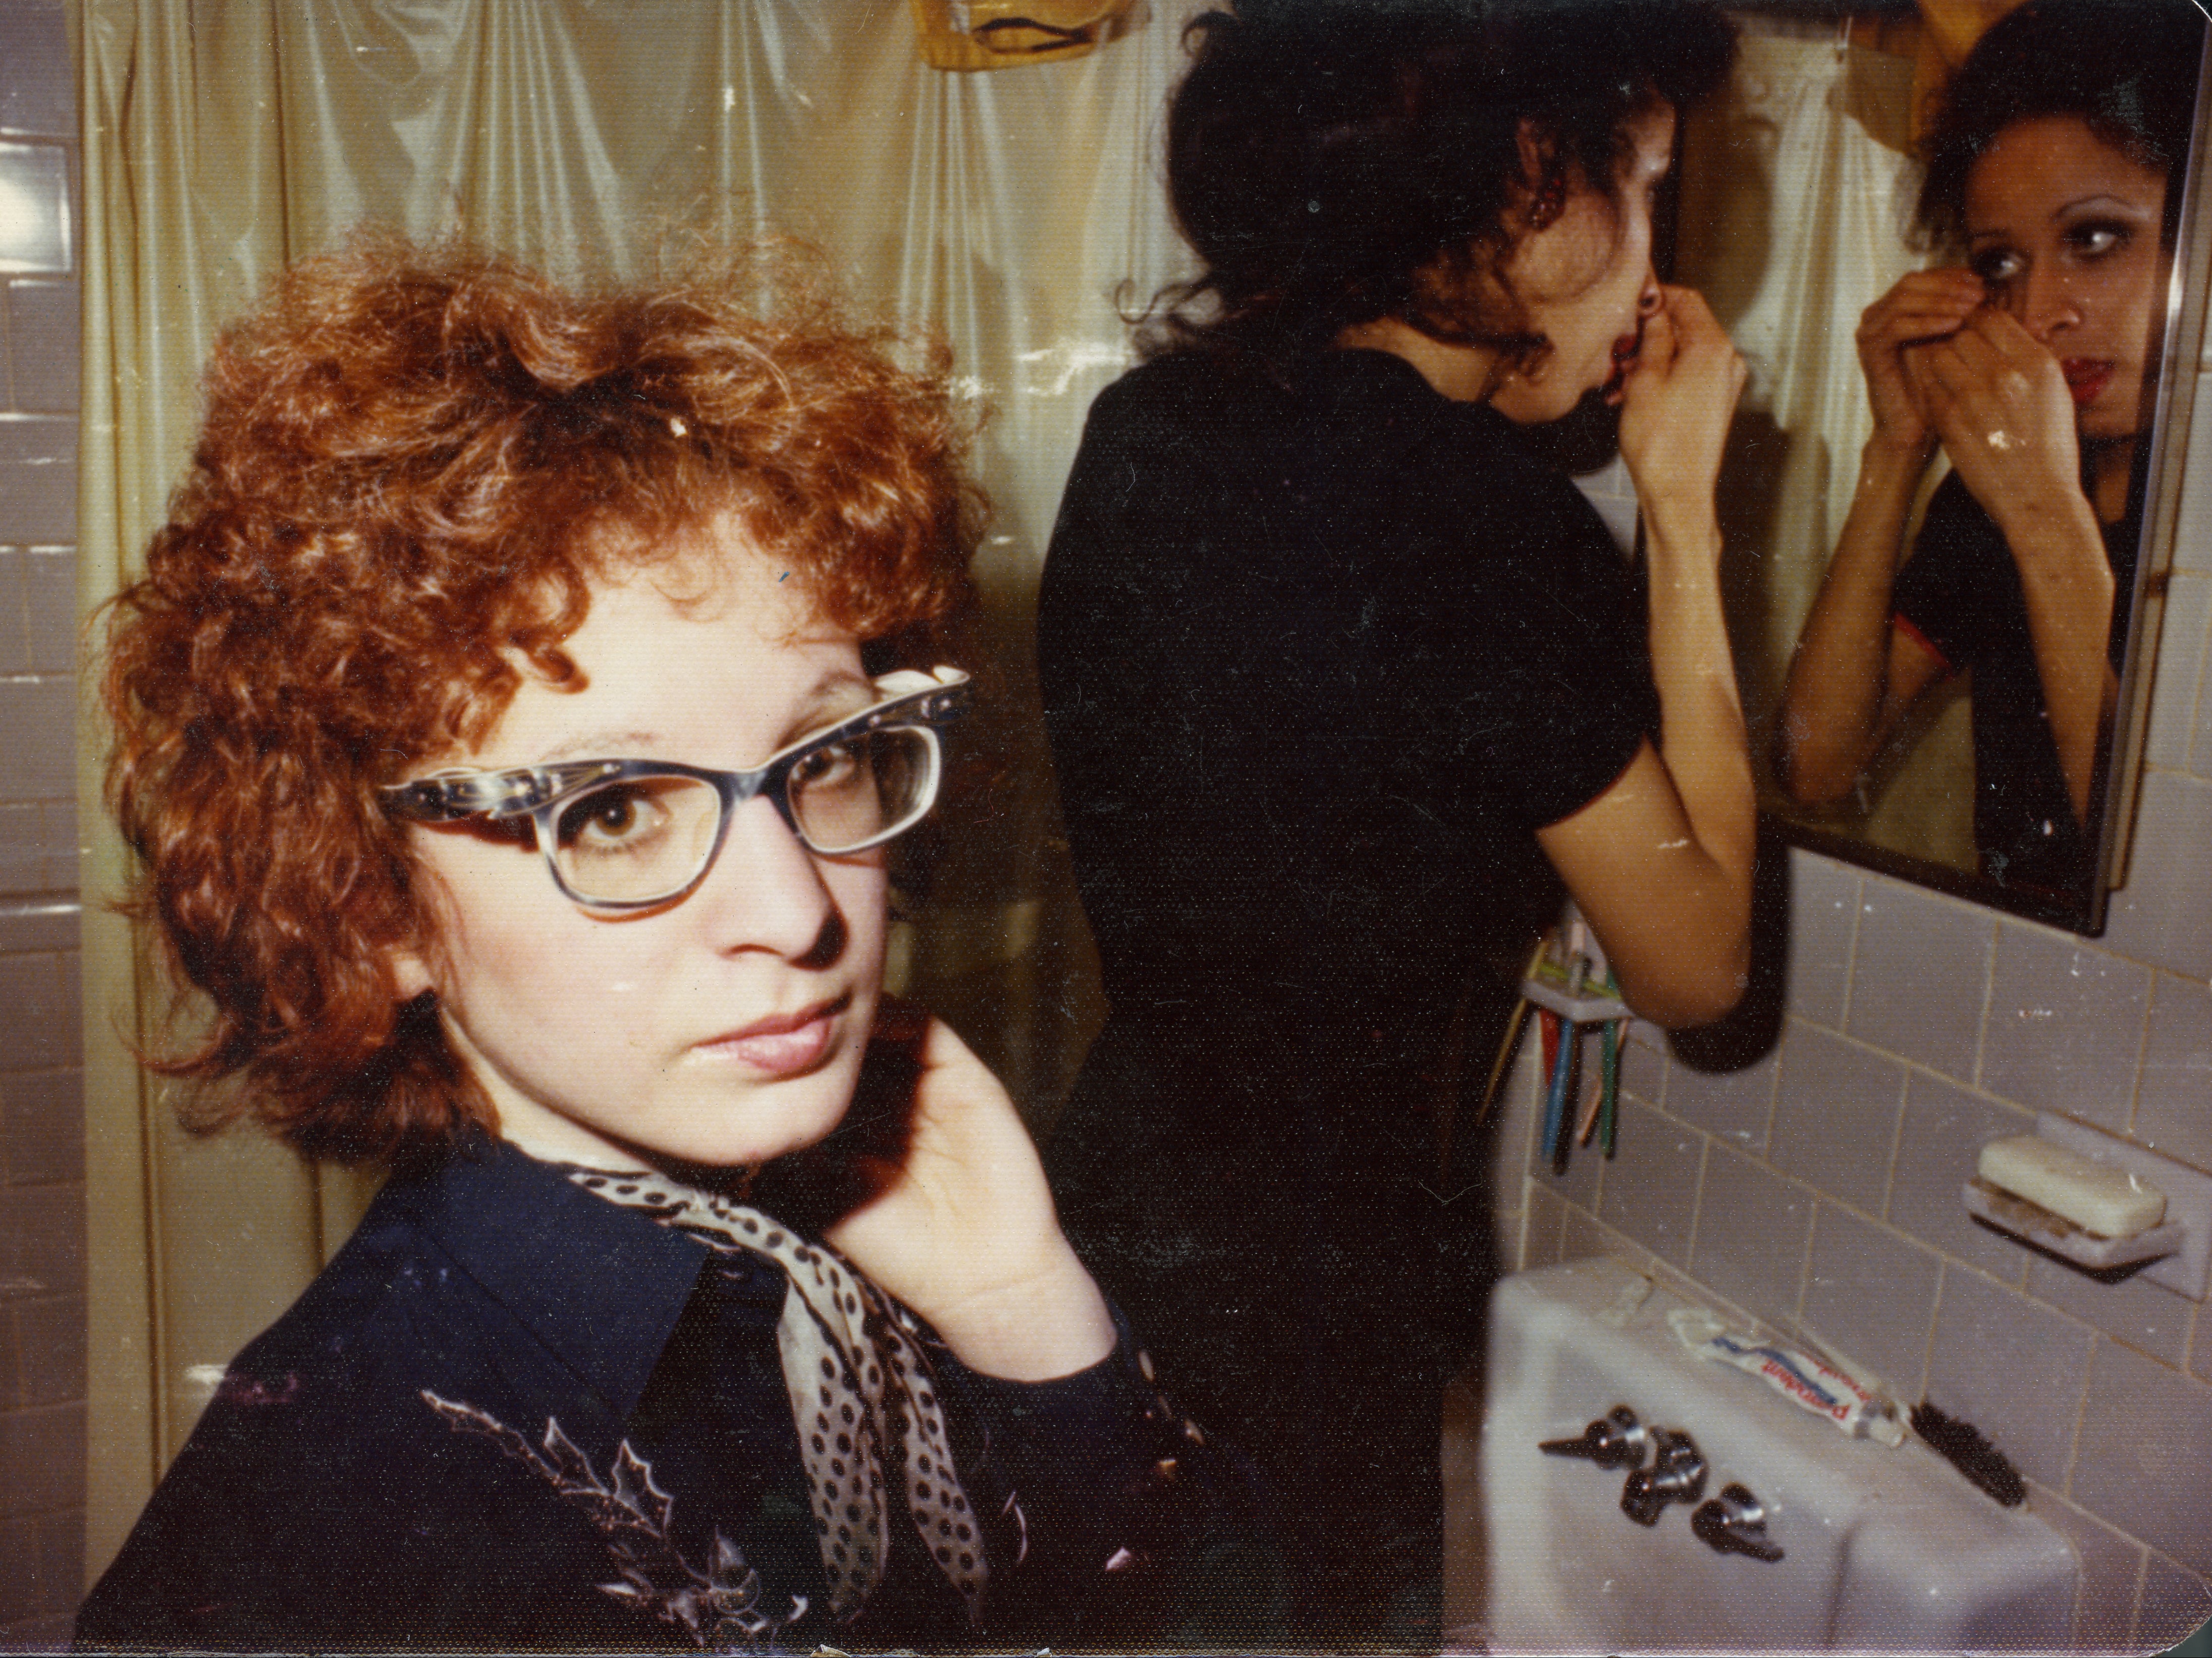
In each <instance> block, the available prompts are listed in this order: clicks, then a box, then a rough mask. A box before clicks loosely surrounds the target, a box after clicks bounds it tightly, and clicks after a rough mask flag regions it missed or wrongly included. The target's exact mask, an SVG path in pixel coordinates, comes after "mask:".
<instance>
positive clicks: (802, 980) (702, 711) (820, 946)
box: [402, 523, 886, 1168]
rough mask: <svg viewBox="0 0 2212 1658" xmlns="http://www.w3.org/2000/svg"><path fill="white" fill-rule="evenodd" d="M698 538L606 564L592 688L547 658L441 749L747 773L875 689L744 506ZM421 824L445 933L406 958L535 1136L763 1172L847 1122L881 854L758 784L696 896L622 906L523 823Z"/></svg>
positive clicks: (862, 1034)
mask: <svg viewBox="0 0 2212 1658" xmlns="http://www.w3.org/2000/svg"><path fill="white" fill-rule="evenodd" d="M698 542H699V544H698V545H697V546H696V548H694V549H688V550H686V551H685V553H684V555H683V556H681V557H680V558H679V559H678V562H676V563H674V564H673V565H668V566H663V567H661V568H658V569H656V570H653V571H651V572H647V573H642V574H634V575H632V576H630V577H629V578H628V579H627V580H619V581H614V582H607V583H601V582H594V583H592V588H591V610H590V612H589V614H588V615H587V616H586V618H585V620H584V623H583V624H582V626H580V628H578V629H576V631H575V632H574V634H572V635H569V636H568V639H567V641H565V647H566V649H567V651H568V654H569V655H570V656H571V657H572V658H574V660H575V662H576V665H578V667H579V668H580V669H581V670H582V672H583V676H584V679H583V688H582V689H580V690H568V691H562V690H556V689H553V688H552V687H551V686H550V685H549V684H547V683H545V682H544V680H543V679H542V678H539V677H536V676H534V675H526V677H525V679H524V681H523V683H522V686H521V688H520V689H519V690H518V691H517V692H516V693H515V695H514V700H513V701H512V702H511V703H510V704H509V705H508V707H507V711H506V714H504V716H503V717H502V718H501V720H500V722H499V724H498V726H496V727H495V729H494V730H493V731H492V732H491V733H490V734H489V736H488V737H487V738H485V739H484V740H483V743H482V744H479V745H478V746H477V747H476V748H473V749H471V750H467V751H465V752H464V753H459V754H455V755H450V756H441V757H440V759H439V761H438V762H435V763H436V764H444V765H466V766H480V767H485V768H502V767H509V766H523V765H542V764H545V763H548V762H553V761H558V760H564V759H566V760H577V759H588V758H595V757H607V758H620V759H632V758H635V759H654V760H673V761H679V762H684V763H687V764H690V765H696V766H705V767H712V768H716V769H721V770H738V769H743V768H750V767H753V766H757V765H758V764H759V763H760V762H762V761H763V760H765V759H767V758H768V757H769V756H770V755H772V754H774V753H775V752H776V751H777V750H780V749H781V748H784V747H785V746H787V745H788V744H790V743H792V742H793V740H794V739H796V738H800V737H803V736H805V735H806V734H808V733H809V732H814V731H817V730H819V729H820V728H821V727H822V726H826V725H829V724H830V723H832V722H834V721H835V720H838V719H840V718H841V717H842V716H844V715H846V714H853V713H855V712H857V711H859V710H860V709H861V708H866V707H867V706H868V705H869V704H870V703H871V702H872V701H875V700H876V698H877V693H876V691H875V690H874V689H873V687H872V685H871V683H870V682H869V681H868V679H867V677H866V675H865V674H863V672H862V671H861V664H860V647H859V644H858V642H857V641H855V639H854V637H853V635H850V634H848V633H845V632H842V630H840V629H836V628H834V627H832V626H830V625H829V624H828V623H825V622H823V620H822V619H821V618H820V617H819V616H817V615H816V614H815V612H814V610H813V607H812V605H811V603H809V602H808V601H806V600H805V599H804V598H801V597H800V596H799V593H798V592H797V591H796V584H793V583H789V582H785V581H780V580H778V579H777V578H778V576H779V575H780V574H781V571H780V570H779V569H778V568H777V567H776V566H775V565H774V564H773V563H772V562H770V561H769V559H767V558H766V557H764V556H763V555H761V554H760V553H759V552H757V551H756V550H753V549H752V548H751V547H750V545H749V544H746V543H745V542H744V540H743V539H742V538H741V537H740V536H739V535H738V534H737V533H736V532H735V531H733V530H732V529H731V528H729V527H728V526H727V525H726V523H725V524H724V525H721V526H720V527H717V528H715V529H713V530H710V531H706V532H703V533H702V534H701V535H700V537H698ZM425 769H426V770H428V769H435V764H434V765H432V766H430V767H426V768H425ZM410 840H411V842H412V845H413V847H414V849H415V852H416V856H417V859H418V860H419V866H420V867H421V868H422V870H423V871H424V872H426V873H427V874H428V876H429V877H430V878H431V879H432V881H433V882H434V883H435V892H436V895H437V897H436V900H435V913H436V914H437V915H438V917H439V929H438V933H439V938H438V942H439V946H440V948H439V951H438V957H437V959H436V960H435V961H434V962H431V963H422V964H410V963H403V964H402V979H403V982H404V983H405V984H407V986H408V987H409V988H410V989H412V988H416V987H422V986H428V987H433V988H435V990H436V992H437V993H438V999H439V1005H440V1009H441V1014H442V1017H443V1018H444V1020H445V1023H446V1029H447V1034H448V1036H449V1038H450V1039H451V1040H452V1041H453V1043H454V1046H455V1048H456V1050H457V1051H458V1052H459V1054H461V1056H462V1057H463V1059H464V1060H465V1062H466V1063H467V1065H468V1066H469V1067H470V1069H471V1071H472V1072H474V1074H475V1075H476V1077H477V1079H478V1081H480V1082H481V1083H482V1084H483V1086H484V1088H485V1089H486V1090H487V1091H488V1092H489V1094H490V1096H491V1099H492V1102H493V1104H494V1105H495V1107H496V1108H497V1109H498V1112H499V1118H500V1131H501V1134H502V1135H503V1136H504V1137H505V1138H506V1139H511V1140H513V1141H514V1142H515V1143H516V1144H517V1145H520V1146H521V1147H522V1149H523V1150H525V1151H529V1152H531V1153H532V1154H533V1155H535V1156H538V1157H546V1158H550V1159H554V1160H558V1161H566V1162H574V1163H589V1164H596V1165H599V1166H601V1167H608V1166H613V1167H635V1165H636V1163H637V1162H638V1160H639V1157H641V1156H642V1157H645V1158H647V1160H648V1161H653V1160H660V1159H675V1160H680V1161H682V1162H686V1163H698V1164H704V1165H710V1166H714V1167H720V1168H727V1167H734V1166H737V1165H741V1164H744V1165H754V1166H757V1165H758V1164H760V1163H765V1162H766V1161H768V1160H769V1158H772V1157H777V1156H780V1155H781V1154H782V1153H784V1152H787V1151H796V1150H798V1149H799V1148H801V1147H803V1146H806V1145H812V1144H813V1143H814V1142H815V1141H817V1140H819V1139H821V1138H822V1137H823V1135H825V1134H827V1133H829V1131H830V1130H831V1129H832V1128H834V1127H836V1125H837V1123H838V1121H839V1120H840V1119H841V1118H842V1116H843V1115H844V1112H845V1108H846V1106H847V1103H848V1102H849V1101H850V1099H851V1097H852V1093H853V1087H854V1081H855V1079H856V1078H857V1076H858V1074H859V1070H860V1058H861V1054H862V1051H863V1049H864V1048H865V1047H866V1042H867V1037H868V1033H869V1031H870V1029H871V1028H872V1025H873V1023H874V1020H875V1012H876V1003H877V997H878V985H879V982H880V980H881V977H882V972H883V957H884V928H885V897H886V877H885V873H884V858H883V853H882V851H881V850H880V849H878V850H876V851H872V852H866V853H856V854H850V855H847V856H842V857H836V858H830V857H824V856H821V855H819V854H817V853H811V852H809V851H808V850H807V849H806V848H805V847H804V846H802V845H801V844H800V843H799V841H798V839H797V838H796V837H795V836H794V835H793V833H792V831H791V829H789V827H788V826H787V825H786V823H784V821H783V819H782V817H781V816H780V815H779V814H778V812H777V811H776V808H775V803H774V802H773V801H772V800H771V799H769V797H768V796H767V795H765V794H763V795H760V796H757V797H756V798H754V799H751V800H749V801H747V802H746V803H745V804H744V806H742V807H741V808H739V809H738V811H737V812H735V813H734V814H733V815H732V817H731V819H730V826H729V835H728V839H727V841H726V842H725V843H724V845H723V847H722V852H721V855H720V859H718V860H717V861H716V862H715V864H714V867H713V868H712V869H711V870H709V871H708V873H707V875H706V877H705V878H704V879H703V880H702V881H701V883H700V884H699V885H698V886H697V887H696V889H694V890H692V891H691V893H690V896H687V897H684V898H683V899H680V900H678V901H677V902H672V903H670V904H667V905H665V906H662V907H660V908H655V909H651V910H646V911H641V912H633V913H630V914H620V915H605V914H598V915H594V914H586V913H585V912H584V911H582V910H580V909H579V908H577V907H576V906H575V905H574V904H573V903H572V902H569V901H568V899H567V898H565V897H563V896H562V895H561V893H560V891H559V890H558V889H557V888H556V887H555V885H554V884H553V881H552V879H551V878H550V876H549V875H548V873H547V872H546V868H545V862H544V859H543V858H541V857H540V856H539V855H538V852H537V850H536V847H535V846H534V844H533V843H532V840H531V837H530V835H529V833H528V829H527V825H525V826H524V831H523V833H522V834H521V835H519V836H518V835H513V834H510V833H507V832H506V831H505V830H503V829H494V828H490V827H487V826H485V825H483V824H481V823H476V824H470V823H464V824H457V825H453V826H447V827H438V828H428V827H422V826H417V827H416V828H415V829H411V830H410ZM410 975H412V976H410Z"/></svg>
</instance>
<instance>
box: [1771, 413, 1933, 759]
mask: <svg viewBox="0 0 2212 1658" xmlns="http://www.w3.org/2000/svg"><path fill="white" fill-rule="evenodd" d="M1925 468H1926V457H1925V456H1924V454H1915V453H1912V452H1907V451H1899V450H1897V449H1893V448H1890V447H1887V446H1881V445H1880V444H1874V443H1870V444H1869V445H1868V446H1867V448H1866V452H1865V453H1864V455H1863V458H1862V459H1861V461H1860V465H1859V479H1858V485H1857V489H1855V490H1854V491H1853V493H1852V496H1851V508H1850V513H1849V514H1848V515H1847V516H1846V517H1845V519H1844V529H1843V533H1842V535H1841V536H1840V537H1838V539H1837V543H1836V551H1835V556H1834V557H1833V558H1832V559H1831V560H1830V561H1829V563H1828V570H1827V574H1826V576H1825V577H1824V578H1823V579H1822V580H1821V583H1820V592H1819V594H1818V595H1817V596H1816V597H1815V598H1814V601H1813V608H1812V610H1810V611H1809V612H1808V614H1807V616H1806V617H1805V626H1804V629H1803V630H1802V633H1801V634H1800V635H1798V641H1797V653H1796V656H1795V657H1793V658H1792V659H1791V660H1790V683H1789V689H1788V691H1787V693H1786V695H1785V696H1784V702H1783V715H1782V730H1781V743H1782V770H1783V777H1784V783H1785V785H1786V786H1788V788H1789V790H1790V793H1791V794H1793V795H1795V796H1796V798H1797V799H1800V800H1803V801H1806V802H1808V803H1817V802H1826V801H1831V800H1838V799H1843V798H1844V796H1845V795H1848V794H1849V793H1850V792H1851V790H1852V788H1853V787H1854V786H1856V785H1857V782H1858V780H1859V778H1860V776H1861V775H1862V774H1863V773H1864V772H1865V770H1866V768H1867V766H1868V764H1869V762H1871V761H1872V760H1873V758H1874V755H1875V750H1877V749H1878V748H1879V747H1880V746H1881V742H1882V740H1883V738H1885V737H1886V736H1887V733H1888V727H1889V726H1890V725H1891V723H1892V722H1893V717H1894V712H1895V711H1894V710H1893V708H1892V704H1891V695H1890V686H1889V659H1890V617H1891V614H1892V610H1893V604H1892V592H1893V588H1894V586H1895V584H1896V580H1897V571H1898V567H1899V564H1900V563H1902V562H1903V554H1904V548H1905V519H1906V517H1907V515H1908V513H1909V512H1910V510H1911V503H1912V493H1913V490H1914V489H1915V487H1916V486H1917V483H1918V482H1919V478H1920V475H1921V473H1922V472H1923V471H1924V470H1925Z"/></svg>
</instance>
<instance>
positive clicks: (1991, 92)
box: [1914, 0, 2204, 248]
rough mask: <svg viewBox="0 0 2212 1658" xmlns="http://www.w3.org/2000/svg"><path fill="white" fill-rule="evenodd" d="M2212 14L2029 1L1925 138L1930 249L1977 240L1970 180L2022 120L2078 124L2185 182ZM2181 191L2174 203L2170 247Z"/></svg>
mask: <svg viewBox="0 0 2212 1658" xmlns="http://www.w3.org/2000/svg"><path fill="white" fill-rule="evenodd" d="M2203 39H2204V15H2203V13H2202V12H2200V11H2199V10H2197V8H2196V6H2194V5H2193V4H2191V3H2190V0H2027V4H2025V5H2023V6H2020V7H2018V8H2016V9H2014V10H2012V11H2009V12H2007V13H2006V14H2005V15H2003V16H2002V17H2001V18H1999V19H1998V20H1997V21H1996V22H1995V23H1992V24H1991V25H1990V27H1989V29H1988V31H1987V32H1986V33H1984V34H1983V36H1982V38H1981V39H1979V40H1978V41H1976V42H1975V43H1974V49H1973V50H1972V52H1969V53H1968V54H1967V55H1966V62H1965V63H1964V64H1960V66H1959V70H1958V72H1957V73H1956V74H1955V75H1954V76H1952V77H1951V80H1950V82H1949V83H1948V85H1946V86H1945V87H1944V88H1943V91H1942V100H1941V102H1940V104H1939V105H1938V106H1937V107H1936V112H1935V118H1934V119H1933V121H1932V122H1931V123H1930V125H1929V129H1928V131H1927V133H1926V134H1925V136H1923V138H1922V140H1921V144H1920V155H1921V163H1922V167H1923V173H1922V175H1921V181H1920V197H1919V201H1918V203H1917V207H1916V209H1915V211H1914V220H1915V222H1916V223H1917V226H1918V228H1919V230H1920V233H1921V235H1922V237H1923V240H1924V241H1925V242H1926V243H1927V245H1928V246H1932V247H1940V248H1955V247H1958V246H1962V245H1963V244H1964V242H1965V240H1966V222H1965V216H1966V179H1967V175H1968V174H1969V173H1972V171H1973V167H1974V163H1975V162H1976V161H1978V160H1979V159H1980V158H1981V155H1982V152H1983V151H1984V150H1985V149H1988V148H1989V147H1990V144H1991V143H1994V142H1995V141H1996V137H1997V135H1998V134H1999V133H2001V132H2002V131H2004V130H2005V129H2006V128H2007V127H2008V126H2011V125H2014V124H2015V122H2019V121H2032V120H2037V119H2039V118H2045V117H2048V116H2072V117H2074V118H2076V119H2078V120H2080V121H2081V122H2082V123H2083V124H2084V125H2087V127H2088V129H2089V131H2092V132H2093V133H2094V134H2095V135H2096V136H2097V137H2099V138H2100V139H2101V140H2102V141H2103V142H2104V143H2107V144H2110V145H2111V146H2112V148H2113V149H2117V150H2118V151H2120V152H2121V153H2122V154H2123V155H2126V156H2128V157H2129V158H2130V160H2132V161H2135V162H2136V163H2137V164H2138V165H2140V166H2142V167H2148V168H2150V169H2151V170H2152V171H2154V172H2157V173H2166V174H2168V175H2169V176H2172V175H2175V174H2178V173H2179V170H2180V167H2181V166H2182V163H2183V162H2184V161H2186V160H2187V159H2188V155H2189V139H2190V134H2191V131H2192V130H2193V128H2194V126H2195V123H2196V113H2197V58H2198V56H2199V54H2200V52H2202V50H2203ZM2180 216H2181V192H2180V191H2179V190H2169V191H2166V226H2165V240H2166V246H2168V247H2171V246H2173V239H2174V234H2175V230H2176V228H2177V227H2178V226H2179V223H2180Z"/></svg>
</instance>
